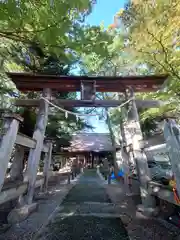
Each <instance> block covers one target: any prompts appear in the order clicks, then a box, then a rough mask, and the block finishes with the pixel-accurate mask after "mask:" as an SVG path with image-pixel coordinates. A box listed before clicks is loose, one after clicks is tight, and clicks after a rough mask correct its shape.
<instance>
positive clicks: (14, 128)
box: [0, 114, 23, 191]
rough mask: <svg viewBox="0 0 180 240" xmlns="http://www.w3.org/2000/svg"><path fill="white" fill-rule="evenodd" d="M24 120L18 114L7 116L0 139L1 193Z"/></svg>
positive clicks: (5, 116)
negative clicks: (21, 123)
mask: <svg viewBox="0 0 180 240" xmlns="http://www.w3.org/2000/svg"><path fill="white" fill-rule="evenodd" d="M21 121H23V119H22V118H21V117H20V116H18V115H16V114H5V115H4V124H3V128H2V131H1V139H0V164H1V165H0V191H1V189H2V187H3V184H4V179H5V177H6V171H7V168H8V162H9V159H10V157H11V154H12V150H13V147H14V144H15V141H16V137H17V133H18V129H19V123H20V122H21Z"/></svg>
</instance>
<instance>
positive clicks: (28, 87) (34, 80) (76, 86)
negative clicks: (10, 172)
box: [7, 73, 167, 207]
mask: <svg viewBox="0 0 180 240" xmlns="http://www.w3.org/2000/svg"><path fill="white" fill-rule="evenodd" d="M7 74H8V76H9V77H10V78H11V79H12V81H13V82H14V83H15V85H16V87H17V89H18V90H19V91H22V92H26V91H38V92H42V93H43V97H45V98H47V99H48V100H50V101H51V102H52V103H54V104H56V105H59V106H60V107H69V106H71V107H117V106H119V105H120V104H122V103H123V101H119V100H96V92H121V93H124V95H125V96H126V97H128V98H130V97H133V99H132V100H131V110H130V112H129V116H128V128H129V130H130V131H131V132H133V135H132V136H133V137H132V145H133V152H134V156H135V159H136V167H137V172H138V177H139V181H140V190H141V191H140V192H141V198H142V203H143V205H144V207H149V206H151V205H152V199H151V198H150V196H149V195H148V191H147V187H148V181H149V180H150V177H149V171H148V165H147V159H146V156H145V154H144V153H143V151H142V147H141V144H140V141H141V140H143V138H142V132H141V129H140V124H139V116H138V111H137V109H138V108H150V107H158V106H160V105H161V102H160V101H151V100H150V101H142V100H138V99H134V92H152V91H156V90H158V89H160V87H161V86H162V84H163V83H164V82H165V80H166V79H167V75H160V76H126V77H122V76H117V77H115V76H112V77H105V76H97V77H88V76H54V75H38V74H30V73H7ZM53 91H58V92H77V91H80V92H81V100H56V99H53V95H52V93H53ZM15 105H16V106H24V107H25V106H26V107H27V106H32V107H35V106H36V107H39V112H38V115H37V120H36V128H35V131H34V135H33V138H34V139H35V140H36V141H37V145H36V148H35V149H32V150H31V151H30V154H29V159H28V164H29V165H28V172H29V174H28V175H29V188H28V203H31V202H32V197H33V193H34V184H35V178H36V173H37V166H38V163H39V159H40V153H41V149H42V143H43V140H44V133H45V129H46V125H47V118H48V108H49V107H50V105H49V104H48V103H47V102H46V101H45V100H43V99H27V100H25V99H18V100H16V101H15Z"/></svg>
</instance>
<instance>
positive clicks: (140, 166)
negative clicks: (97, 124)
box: [128, 89, 155, 208]
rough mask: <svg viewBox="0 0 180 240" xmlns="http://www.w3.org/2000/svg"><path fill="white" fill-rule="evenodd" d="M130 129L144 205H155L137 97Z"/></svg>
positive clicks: (130, 118) (129, 118)
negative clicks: (149, 189)
mask: <svg viewBox="0 0 180 240" xmlns="http://www.w3.org/2000/svg"><path fill="white" fill-rule="evenodd" d="M130 97H134V92H133V90H132V89H130ZM128 130H129V131H130V133H131V136H132V145H133V153H134V158H135V162H136V169H137V174H138V179H139V182H140V194H141V200H142V204H143V207H144V208H151V207H155V202H154V198H153V197H152V196H151V195H150V194H149V193H148V182H149V181H150V180H151V176H150V171H149V168H148V164H147V158H146V155H145V153H144V151H143V146H141V143H142V141H143V136H142V132H141V127H140V122H139V115H138V111H137V107H136V103H135V99H133V100H132V101H131V105H130V109H129V112H128Z"/></svg>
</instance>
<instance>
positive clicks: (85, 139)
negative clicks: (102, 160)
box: [70, 133, 120, 152]
mask: <svg viewBox="0 0 180 240" xmlns="http://www.w3.org/2000/svg"><path fill="white" fill-rule="evenodd" d="M119 147H120V146H119V145H116V148H119ZM70 151H71V152H91V151H94V152H111V151H113V147H112V142H111V137H110V134H108V133H75V134H73V135H72V140H71V145H70Z"/></svg>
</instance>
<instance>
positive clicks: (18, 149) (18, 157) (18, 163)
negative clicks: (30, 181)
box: [10, 145, 24, 181]
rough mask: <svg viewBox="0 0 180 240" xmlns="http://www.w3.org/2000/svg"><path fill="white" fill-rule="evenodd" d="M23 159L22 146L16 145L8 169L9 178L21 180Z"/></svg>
mask: <svg viewBox="0 0 180 240" xmlns="http://www.w3.org/2000/svg"><path fill="white" fill-rule="evenodd" d="M23 160H24V147H22V146H18V145H16V146H15V155H14V159H13V163H12V166H11V171H10V179H11V180H13V181H15V180H20V181H23V168H24V164H23Z"/></svg>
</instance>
